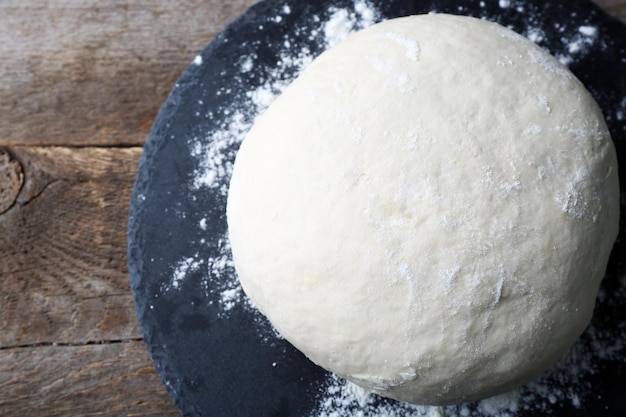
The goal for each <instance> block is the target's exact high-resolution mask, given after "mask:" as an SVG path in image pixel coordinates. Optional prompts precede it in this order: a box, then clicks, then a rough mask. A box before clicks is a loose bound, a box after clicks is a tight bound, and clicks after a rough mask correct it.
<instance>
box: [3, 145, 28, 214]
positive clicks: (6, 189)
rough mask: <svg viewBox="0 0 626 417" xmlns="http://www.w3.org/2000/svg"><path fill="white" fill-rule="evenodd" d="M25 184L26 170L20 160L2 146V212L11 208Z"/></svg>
mask: <svg viewBox="0 0 626 417" xmlns="http://www.w3.org/2000/svg"><path fill="white" fill-rule="evenodd" d="M23 184H24V171H23V170H22V165H21V164H20V162H19V161H18V160H17V159H15V158H13V157H12V156H11V154H10V153H9V152H8V151H7V150H5V149H2V148H0V214H2V213H4V212H5V211H7V210H8V209H10V208H11V207H12V206H13V204H14V203H15V200H16V199H17V196H18V194H19V193H20V190H21V189H22V185H23Z"/></svg>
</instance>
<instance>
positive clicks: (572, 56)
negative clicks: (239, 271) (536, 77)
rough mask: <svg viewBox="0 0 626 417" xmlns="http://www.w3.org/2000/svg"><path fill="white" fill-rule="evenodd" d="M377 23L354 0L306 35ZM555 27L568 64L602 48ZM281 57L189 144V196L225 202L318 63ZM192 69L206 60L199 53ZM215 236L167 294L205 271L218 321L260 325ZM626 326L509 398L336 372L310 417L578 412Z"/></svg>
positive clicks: (523, 9) (592, 335)
mask: <svg viewBox="0 0 626 417" xmlns="http://www.w3.org/2000/svg"><path fill="white" fill-rule="evenodd" d="M497 4H498V6H499V7H500V8H502V9H510V12H513V13H521V14H524V15H525V17H526V21H527V22H528V26H527V27H526V28H525V31H524V32H523V33H522V35H524V36H526V37H527V38H528V39H530V40H531V41H533V42H535V43H537V44H539V45H542V42H543V41H544V40H545V38H546V34H545V33H544V32H543V30H542V29H541V25H540V24H539V22H540V20H541V19H542V16H541V13H540V12H538V11H537V10H532V9H530V8H531V7H532V6H529V5H528V4H527V3H525V2H522V1H515V0H499V1H498V3H497ZM479 6H480V7H481V8H485V7H486V4H485V2H482V1H481V2H480V3H479ZM431 12H433V13H436V12H437V11H436V10H432V11H431ZM458 12H459V13H461V14H464V13H465V12H469V11H468V10H466V8H465V7H464V6H459V8H458ZM290 13H291V10H290V8H289V6H287V5H285V6H284V7H282V8H281V9H280V12H279V14H277V15H276V16H273V17H271V18H270V20H271V21H272V22H281V21H282V19H283V16H284V15H289V14H290ZM475 16H476V15H475ZM476 17H486V12H485V16H481V15H480V14H478V15H477V16H476ZM380 20H381V14H380V12H379V11H378V10H377V9H376V7H374V6H373V4H372V3H369V2H368V1H365V0H355V1H354V3H353V6H352V7H350V8H335V7H333V8H330V9H329V10H328V11H327V14H325V15H324V16H314V17H313V18H312V19H311V26H310V27H308V28H306V27H305V28H302V30H307V31H308V34H309V39H310V40H317V41H319V42H322V43H323V45H324V46H325V47H326V48H328V47H331V46H333V45H335V44H337V43H338V42H340V41H341V40H342V39H344V38H345V37H346V36H348V35H349V34H350V33H353V32H355V31H358V30H360V29H363V28H365V27H367V26H370V25H372V24H374V23H376V22H378V21H380ZM564 22H565V20H564ZM555 29H556V30H557V31H559V32H562V37H561V42H562V48H561V49H560V50H558V51H553V53H554V54H555V56H556V57H557V58H558V59H559V61H561V62H562V63H563V64H565V65H570V64H572V63H574V62H576V60H577V59H579V58H581V57H584V56H585V55H586V54H587V53H589V51H590V50H591V48H602V46H603V43H602V42H601V40H600V39H599V38H600V35H599V31H598V28H597V27H595V26H593V25H582V26H580V27H579V28H578V29H577V30H574V31H572V30H571V28H567V27H566V25H565V24H564V25H563V26H559V25H557V26H556V27H555ZM566 29H567V30H566ZM416 53H417V52H416ZM279 57H280V61H279V62H278V63H277V65H276V67H275V68H273V69H272V70H271V72H270V73H269V76H268V78H267V80H265V81H264V82H263V83H261V85H260V87H258V88H256V89H254V90H252V91H247V92H245V94H244V96H243V97H237V100H233V105H232V108H227V109H216V110H215V111H222V112H223V113H222V114H223V115H226V117H225V118H223V119H222V120H223V122H222V123H221V124H220V125H219V127H218V128H217V129H216V130H214V131H212V132H210V133H208V134H207V135H206V136H201V137H194V138H190V139H189V149H190V153H191V156H192V157H194V158H195V159H196V160H197V170H196V171H195V172H194V175H193V181H192V184H190V188H191V190H192V191H197V192H198V191H202V190H203V189H211V191H212V192H217V193H219V194H220V195H221V196H223V197H226V195H227V193H228V182H229V179H230V175H231V173H232V169H233V162H234V159H235V154H236V149H237V148H238V145H239V144H240V143H241V141H242V140H243V139H244V137H245V135H246V134H247V132H248V131H249V129H250V128H251V127H252V125H253V123H254V120H255V119H256V118H257V117H258V116H259V115H261V114H262V113H263V111H264V110H265V109H266V108H267V107H268V106H269V105H270V104H271V103H272V102H273V101H274V99H275V98H276V97H277V96H278V95H280V94H281V93H282V91H284V89H285V88H286V87H287V86H288V85H289V84H290V82H291V81H292V80H293V79H294V78H295V77H296V76H297V75H298V73H300V72H301V71H302V70H304V69H305V68H306V67H307V65H309V64H310V63H311V62H312V60H313V56H312V53H311V52H310V51H309V50H307V49H302V50H297V49H295V48H294V47H293V46H292V42H290V40H289V39H288V38H286V39H285V41H284V43H283V45H282V48H281V50H280V51H279ZM255 59H256V57H255V56H248V57H244V58H243V59H242V60H241V61H240V63H239V71H240V73H241V74H242V75H243V74H246V73H248V72H250V71H253V70H254V69H255V65H256V63H255ZM193 64H194V65H207V64H208V63H205V62H203V60H202V57H200V56H197V57H196V58H195V59H194V60H193ZM223 88H224V90H223V91H221V92H218V94H224V93H227V92H229V91H226V89H227V87H223ZM199 104H202V103H199ZM198 116H200V114H198ZM605 116H606V117H607V119H610V118H615V119H616V120H623V119H624V118H625V117H626V98H625V99H624V100H622V102H621V105H620V106H618V107H617V108H616V109H614V114H609V115H605ZM206 117H207V118H209V119H213V118H214V114H212V113H209V114H207V115H206ZM198 227H199V228H200V229H201V230H203V231H205V230H206V229H207V224H206V219H202V220H201V221H200V222H199V224H198ZM211 239H212V240H215V241H216V242H217V247H218V249H219V250H218V255H217V256H214V257H210V258H208V259H206V258H204V257H203V255H202V254H197V253H196V254H195V255H194V256H193V257H188V258H184V259H181V260H180V261H179V262H178V263H177V264H176V266H175V267H174V269H173V270H172V273H171V279H170V282H168V283H165V284H164V285H163V286H162V291H163V292H168V291H176V290H178V289H179V288H180V285H181V282H182V281H183V280H185V279H186V278H187V277H188V276H190V274H191V273H194V272H198V271H200V270H202V271H203V272H204V273H205V274H206V278H205V281H204V282H203V285H202V287H203V289H204V290H205V291H206V294H207V295H209V294H217V295H218V297H217V299H218V303H219V306H218V307H219V309H218V310H219V313H218V317H219V318H220V319H224V320H227V319H228V317H229V312H230V311H231V310H232V309H233V308H236V307H237V308H243V309H246V310H247V311H248V312H249V313H250V314H252V315H254V316H255V317H257V319H258V320H259V323H260V322H261V321H262V320H261V316H260V313H259V312H258V311H257V310H256V308H255V307H254V305H253V303H252V302H251V301H250V300H249V299H248V298H247V297H246V296H245V294H244V292H243V290H242V289H241V286H240V285H239V282H238V280H237V277H236V274H235V269H234V264H233V260H232V255H231V252H230V245H229V242H228V236H227V235H226V234H225V235H223V236H217V237H214V236H213V237H211ZM624 297H626V276H622V277H621V281H620V286H619V288H618V290H617V292H616V293H612V294H610V297H609V296H608V295H607V294H605V293H604V291H603V290H601V291H600V294H599V297H598V304H599V305H600V306H602V305H604V304H607V303H608V304H609V305H610V303H612V302H613V303H614V302H618V303H619V302H620V300H623V299H624ZM615 300H617V301H615ZM623 327H624V326H622V328H619V327H618V328H615V329H611V330H607V329H602V330H599V329H597V328H595V327H594V326H593V325H592V326H591V327H590V328H589V329H588V330H587V332H586V333H585V334H584V335H583V337H582V338H581V340H580V341H579V342H578V343H577V344H576V345H575V346H574V347H573V348H572V349H571V351H570V352H569V354H568V355H567V356H566V357H565V358H563V359H562V360H561V361H560V362H559V363H558V364H557V365H555V366H554V367H553V368H552V369H550V370H549V371H547V372H546V373H545V374H544V375H543V376H542V377H541V378H539V379H537V380H535V381H533V382H531V383H529V384H527V385H526V386H524V387H521V388H519V389H517V390H515V391H512V392H509V393H507V394H504V395H501V396H498V397H494V398H490V399H486V400H483V401H478V402H474V403H468V404H461V405H455V406H445V407H431V406H414V405H409V404H402V403H397V402H393V401H387V400H385V399H381V398H379V397H377V396H375V395H371V394H369V393H368V392H366V391H364V390H363V389H361V388H359V387H357V386H356V385H354V384H352V383H350V382H347V381H345V380H343V379H342V378H339V377H337V376H334V375H331V376H329V377H328V380H327V381H326V384H325V386H324V388H323V389H322V391H321V392H320V393H319V399H318V403H317V408H316V410H315V411H313V412H312V413H311V414H310V415H309V416H307V417H419V416H422V417H452V416H461V417H479V416H487V417H514V416H517V415H519V413H522V412H524V413H530V414H533V415H534V414H541V415H543V414H544V413H550V410H551V409H552V408H553V407H554V405H555V404H563V403H569V404H571V405H573V406H574V407H580V406H581V405H583V404H584V401H585V399H586V398H590V396H591V395H593V386H591V384H590V383H589V382H587V380H586V378H587V377H589V376H590V375H594V374H596V373H598V372H599V369H600V367H601V361H602V360H615V359H616V358H618V357H620V355H623V351H624V348H625V347H626V328H623ZM259 331H260V332H267V333H268V334H267V335H261V336H262V338H263V339H264V340H270V338H272V337H280V336H279V335H277V334H276V333H275V331H274V330H273V329H267V328H266V327H265V326H260V330H259Z"/></svg>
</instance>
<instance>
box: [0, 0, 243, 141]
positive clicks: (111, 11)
mask: <svg viewBox="0 0 626 417" xmlns="http://www.w3.org/2000/svg"><path fill="white" fill-rule="evenodd" d="M254 2H255V1H254V0H232V1H228V2H225V1H220V0H185V1H152V0H139V1H132V2H129V1H125V0H108V1H105V2H103V1H99V0H65V1H45V0H3V1H2V2H0V79H1V80H3V82H2V83H1V85H0V146H2V145H5V146H6V145H24V144H31V145H38V144H46V145H117V144H126V145H128V144H134V145H137V144H142V143H143V142H144V141H145V139H146V137H147V135H148V132H149V129H150V126H151V125H152V121H153V120H154V118H155V116H156V113H157V111H158V110H159V108H160V106H161V104H162V103H163V101H164V100H165V98H166V97H167V94H168V93H169V91H170V90H171V88H172V85H173V84H174V81H175V80H176V79H177V78H178V76H179V75H180V74H181V73H182V72H183V70H184V69H185V68H186V66H187V65H188V64H189V63H190V62H191V60H192V59H193V57H194V55H195V53H197V52H198V51H200V50H202V49H203V48H204V47H205V46H206V44H207V43H208V42H209V41H210V40H211V39H212V38H213V37H214V36H215V34H216V33H217V32H218V31H219V30H220V29H221V28H222V27H223V26H224V25H225V24H226V23H227V22H229V21H231V20H233V19H235V18H236V17H237V16H238V15H239V14H241V13H242V12H243V11H244V10H245V9H246V8H247V7H248V6H250V5H251V4H253V3H254Z"/></svg>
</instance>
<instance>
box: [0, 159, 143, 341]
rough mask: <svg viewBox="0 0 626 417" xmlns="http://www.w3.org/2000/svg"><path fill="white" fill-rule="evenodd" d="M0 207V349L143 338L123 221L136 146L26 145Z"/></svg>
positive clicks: (126, 213)
mask: <svg viewBox="0 0 626 417" xmlns="http://www.w3.org/2000/svg"><path fill="white" fill-rule="evenodd" d="M9 152H10V153H11V154H12V155H14V157H15V159H16V160H18V161H19V162H20V163H21V165H22V167H23V168H24V178H25V182H24V186H23V187H22V191H21V192H20V194H19V196H18V197H17V202H16V204H14V205H13V206H12V207H11V208H10V209H9V210H8V211H6V212H5V213H4V214H2V215H0V259H2V262H1V263H0V297H1V298H0V299H1V303H0V347H4V348H7V347H12V346H29V345H33V344H40V343H68V344H79V343H88V342H93V341H106V340H123V339H129V338H137V337H140V336H141V333H140V331H139V327H138V325H137V320H136V318H135V312H134V306H133V302H132V298H131V294H130V288H129V287H130V286H129V278H128V267H127V258H126V225H127V221H128V220H127V219H128V208H129V203H130V194H131V190H132V185H133V181H134V173H135V170H136V166H137V164H138V160H139V157H140V155H141V148H121V149H115V148H84V149H71V148H31V147H14V148H10V149H9Z"/></svg>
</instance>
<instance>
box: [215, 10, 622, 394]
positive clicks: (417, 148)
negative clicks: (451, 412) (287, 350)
mask: <svg viewBox="0 0 626 417" xmlns="http://www.w3.org/2000/svg"><path fill="white" fill-rule="evenodd" d="M618 211H619V188H618V179H617V161H616V156H615V150H614V147H613V144H612V141H611V138H610V136H609V133H608V131H607V128H606V126H605V123H604V120H603V117H602V115H601V113H600V110H599V109H598V106H597V105H596V103H595V102H594V100H593V99H592V98H591V96H590V95H589V93H588V92H587V91H586V90H585V89H584V87H583V86H582V85H581V83H580V82H579V81H578V80H577V79H576V78H575V77H574V76H573V75H572V74H571V73H570V72H569V71H568V70H567V69H566V68H565V67H563V66H561V64H559V63H558V62H557V61H556V60H555V59H554V58H552V57H551V56H550V55H548V54H547V53H546V52H544V51H543V50H542V49H540V48H539V47H537V46H536V45H534V44H532V43H531V42H529V41H527V40H526V39H524V38H522V37H521V36H519V35H517V34H515V33H513V32H511V31H509V30H507V29H505V28H502V27H500V26H498V25H496V24H493V23H488V22H485V21H481V20H477V19H473V18H468V17H459V16H450V15H423V16H413V17H408V18H401V19H394V20H390V21H386V22H383V23H381V24H378V25H374V26H372V27H370V28H368V29H365V30H363V31H361V32H359V33H357V34H355V35H353V36H351V37H349V38H348V39H347V40H346V41H344V42H342V43H340V44H339V45H337V46H335V47H334V48H332V49H330V50H329V51H327V52H325V53H324V54H322V55H321V56H320V57H319V58H318V59H316V60H315V61H314V62H313V63H312V64H311V65H310V67H309V68H308V69H306V70H305V72H304V73H303V74H302V75H301V76H300V77H299V78H298V79H297V80H296V81H295V82H294V83H293V84H292V85H291V86H290V87H289V88H288V89H287V90H286V92H285V93H284V94H283V95H282V96H281V97H279V98H278V99H277V100H276V101H275V102H274V103H273V104H272V106H271V107H270V108H269V109H268V110H267V112H266V113H265V114H264V115H263V116H262V117H261V118H260V119H259V120H258V121H257V122H256V123H255V126H254V127H253V129H252V130H251V132H250V134H249V135H248V137H247V138H246V139H245V141H244V142H243V144H242V146H241V149H240V151H239V153H238V155H237V159H236V163H235V168H234V173H233V177H232V181H231V185H230V191H229V197H228V209H227V215H228V225H229V233H230V239H231V244H232V249H233V256H234V261H235V266H236V269H237V272H238V275H239V278H240V281H241V284H242V286H243V288H244V290H245V291H246V293H247V294H248V295H249V296H250V297H251V298H252V300H253V301H254V302H255V304H256V305H257V306H258V308H259V309H260V310H261V311H262V312H263V313H264V314H265V315H267V317H268V318H269V319H270V321H271V322H272V323H273V325H274V326H275V327H276V328H277V329H278V331H279V332H280V333H281V334H282V335H283V336H284V337H285V338H286V339H288V340H289V341H290V342H291V343H293V344H294V345H295V346H296V347H297V348H299V349H300V350H302V351H303V352H304V353H305V354H306V355H307V356H308V357H309V358H311V359H312V360H313V361H314V362H316V363H318V364H319V365H321V366H323V367H324V368H326V369H328V370H331V371H333V372H335V373H337V374H339V375H341V376H343V377H345V378H347V379H350V380H352V381H353V382H355V383H357V384H359V385H361V386H363V387H366V388H369V389H372V390H374V391H376V392H378V393H380V394H382V395H385V396H388V397H392V398H396V399H400V400H404V401H408V402H414V403H421V404H446V403H454V402H460V401H467V400H472V399H477V398H482V397H486V396H490V395H494V394H497V393H500V392H503V391H506V390H509V389H511V388H513V387H515V386H517V385H519V384H521V383H523V382H525V381H528V380H529V379H530V378H532V377H534V376H536V375H537V374H538V373H540V372H541V371H542V370H544V369H545V368H546V367H548V366H550V365H551V364H552V363H554V362H555V361H556V360H558V359H559V358H560V357H561V355H562V354H563V353H564V352H565V351H566V350H567V349H568V348H569V347H570V346H571V344H572V343H573V342H574V341H575V340H576V339H577V338H578V336H579V335H580V334H581V333H582V332H583V330H584V329H585V327H586V326H587V324H588V323H589V320H590V318H591V315H592V311H593V307H594V303H595V297H596V294H597V289H598V286H599V283H600V281H601V279H602V277H603V275H604V272H605V268H606V264H607V260H608V256H609V253H610V250H611V248H612V245H613V242H614V240H615V238H616V235H617V230H618V215H619V213H618Z"/></svg>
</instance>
